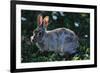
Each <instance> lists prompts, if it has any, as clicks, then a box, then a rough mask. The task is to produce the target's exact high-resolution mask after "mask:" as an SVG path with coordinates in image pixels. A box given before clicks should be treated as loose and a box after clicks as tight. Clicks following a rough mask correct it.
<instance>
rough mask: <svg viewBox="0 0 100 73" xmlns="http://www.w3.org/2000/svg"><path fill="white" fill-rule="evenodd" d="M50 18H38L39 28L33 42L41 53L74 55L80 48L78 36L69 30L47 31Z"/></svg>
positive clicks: (34, 34)
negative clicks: (50, 52)
mask: <svg viewBox="0 0 100 73" xmlns="http://www.w3.org/2000/svg"><path fill="white" fill-rule="evenodd" d="M48 21H49V16H46V17H45V18H44V19H43V17H42V16H41V15H39V16H38V18H37V23H38V27H37V28H36V29H35V30H34V31H33V36H31V42H34V43H36V45H37V47H38V48H39V50H40V51H42V52H44V51H48V52H49V51H53V52H55V53H59V54H64V53H66V52H67V53H69V54H73V53H75V52H76V48H77V47H78V46H79V43H78V38H77V36H76V34H75V33H74V32H73V31H72V30H70V29H67V28H58V29H54V30H50V31H47V30H46V28H47V26H48Z"/></svg>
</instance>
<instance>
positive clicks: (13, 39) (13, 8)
mask: <svg viewBox="0 0 100 73" xmlns="http://www.w3.org/2000/svg"><path fill="white" fill-rule="evenodd" d="M17 4H22V5H41V6H57V7H75V8H89V9H94V24H95V27H94V43H95V44H94V48H95V51H94V64H90V65H74V66H59V67H44V68H27V69H16V5H17ZM10 32H11V35H10V41H11V44H10V46H11V51H10V52H11V54H10V56H11V61H10V64H11V66H10V68H11V72H27V71H44V70H59V69H77V68H90V67H97V6H93V5H77V4H60V3H46V2H31V1H11V30H10Z"/></svg>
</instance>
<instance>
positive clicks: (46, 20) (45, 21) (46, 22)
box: [43, 16, 49, 27]
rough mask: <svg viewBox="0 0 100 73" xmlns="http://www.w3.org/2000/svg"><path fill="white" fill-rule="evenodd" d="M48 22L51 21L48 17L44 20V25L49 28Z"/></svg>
mask: <svg viewBox="0 0 100 73" xmlns="http://www.w3.org/2000/svg"><path fill="white" fill-rule="evenodd" d="M48 21H49V16H46V17H45V18H44V20H43V23H44V25H45V26H46V27H47V26H48Z"/></svg>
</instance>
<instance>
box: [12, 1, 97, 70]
mask: <svg viewBox="0 0 100 73" xmlns="http://www.w3.org/2000/svg"><path fill="white" fill-rule="evenodd" d="M10 39H11V72H26V71H42V70H58V69H74V68H89V67H96V66H97V7H96V6H93V5H77V4H60V3H45V2H31V1H29V2H28V1H11V38H10Z"/></svg>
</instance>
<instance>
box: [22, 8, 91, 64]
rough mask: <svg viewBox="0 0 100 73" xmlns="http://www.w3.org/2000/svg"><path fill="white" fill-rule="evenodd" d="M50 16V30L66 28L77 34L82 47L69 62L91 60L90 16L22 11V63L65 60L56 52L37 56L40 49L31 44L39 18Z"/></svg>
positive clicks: (85, 14)
mask: <svg viewBox="0 0 100 73" xmlns="http://www.w3.org/2000/svg"><path fill="white" fill-rule="evenodd" d="M39 14H42V15H43V17H45V16H49V25H48V30H52V29H55V28H61V27H66V28H68V29H71V30H72V31H74V32H75V33H76V35H77V36H78V38H79V43H80V46H79V47H78V48H77V50H78V51H79V53H77V54H76V55H74V56H73V57H71V59H68V60H86V59H89V58H90V14H89V13H72V12H55V11H53V12H52V11H31V10H22V11H21V60H22V61H21V62H23V63H25V62H45V61H61V60H62V59H63V58H62V57H61V56H59V55H57V54H55V53H54V52H48V54H47V55H41V54H37V51H38V48H37V46H36V45H35V44H34V43H33V44H32V43H31V42H30V37H31V36H32V32H33V30H35V29H36V27H37V16H38V15H39Z"/></svg>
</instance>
